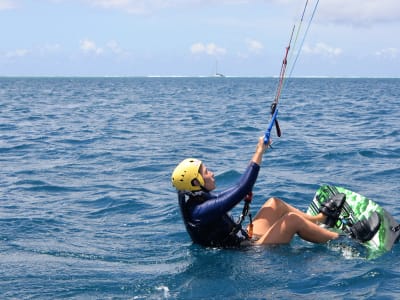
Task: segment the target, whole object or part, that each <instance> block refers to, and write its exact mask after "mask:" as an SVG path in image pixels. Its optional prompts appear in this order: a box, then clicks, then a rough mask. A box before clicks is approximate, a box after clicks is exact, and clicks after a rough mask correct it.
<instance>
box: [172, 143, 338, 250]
mask: <svg viewBox="0 0 400 300" xmlns="http://www.w3.org/2000/svg"><path fill="white" fill-rule="evenodd" d="M268 146H269V143H268V144H265V143H264V138H263V137H260V138H259V141H258V144H257V147H256V151H255V153H254V155H253V157H252V159H251V161H250V163H249V165H248V167H247V169H246V171H245V172H244V173H243V175H242V176H241V177H240V179H239V181H238V182H237V184H236V185H234V186H232V187H230V188H228V189H226V190H224V191H222V192H220V193H214V192H213V191H214V189H215V188H216V184H215V179H214V173H213V172H211V171H210V170H208V169H207V167H206V166H205V164H203V163H202V162H201V161H200V160H197V159H194V158H188V159H185V160H183V161H182V162H181V163H180V164H179V165H178V166H177V167H176V168H175V170H174V171H173V174H172V178H171V179H172V184H173V186H174V187H175V188H176V189H177V192H178V199H179V205H180V208H181V212H182V216H183V220H184V223H185V226H186V229H187V231H188V233H189V235H190V237H191V238H192V240H193V242H194V243H197V244H200V245H203V246H211V247H237V246H240V245H243V244H248V243H249V242H251V243H253V244H256V245H262V244H283V243H289V242H290V241H291V239H292V238H293V236H294V235H295V234H298V235H299V236H300V237H301V238H302V239H304V240H306V241H310V242H313V243H325V242H327V241H329V240H332V239H336V238H338V236H339V234H338V233H336V232H332V231H329V230H328V229H326V228H324V227H321V226H319V225H318V223H326V224H334V223H336V221H337V220H338V217H339V213H340V209H341V206H342V204H343V201H344V199H343V197H340V196H339V197H336V196H335V197H333V198H332V199H330V200H329V201H327V203H326V204H325V205H324V206H323V207H322V208H321V209H320V213H319V214H318V215H316V216H310V215H307V214H305V213H303V212H301V211H300V210H298V209H297V208H295V207H293V206H291V205H289V204H288V203H286V202H284V201H283V200H281V199H278V198H275V197H272V198H270V199H268V200H267V201H266V202H265V203H264V205H263V206H262V207H261V209H260V210H259V211H258V213H257V215H256V216H255V217H254V220H253V222H252V224H253V225H252V237H250V236H249V234H248V230H249V228H247V230H245V229H244V228H242V226H241V224H237V223H236V222H235V221H234V220H233V219H232V218H231V217H230V215H229V214H228V213H229V211H230V210H231V209H232V208H234V207H235V206H236V205H237V204H238V203H239V202H240V201H242V200H243V199H244V198H245V197H246V195H248V194H249V193H251V191H252V188H253V185H254V184H255V182H256V180H257V176H258V172H259V170H260V165H261V161H262V157H263V154H264V152H265V151H266V150H267V148H268ZM337 196H338V195H337Z"/></svg>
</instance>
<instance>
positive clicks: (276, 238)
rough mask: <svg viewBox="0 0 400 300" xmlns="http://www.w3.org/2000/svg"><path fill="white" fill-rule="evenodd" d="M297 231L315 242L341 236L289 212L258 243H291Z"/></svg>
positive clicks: (301, 235)
mask: <svg viewBox="0 0 400 300" xmlns="http://www.w3.org/2000/svg"><path fill="white" fill-rule="evenodd" d="M296 233H297V234H298V235H299V236H300V237H301V238H302V239H304V240H306V241H309V242H313V243H325V242H327V241H329V240H332V239H336V238H338V236H339V234H338V233H336V232H332V231H329V230H327V229H325V228H322V227H320V226H318V225H317V224H315V223H313V222H311V221H309V220H307V219H305V218H303V216H301V215H298V214H296V213H294V212H289V213H287V214H286V215H284V216H282V217H281V218H280V219H279V220H277V221H276V222H275V223H274V224H273V225H272V226H271V228H270V229H269V230H268V231H267V232H266V233H265V234H264V235H262V236H261V238H260V239H259V240H257V242H256V243H257V244H260V245H261V244H283V243H289V242H290V241H291V239H292V238H293V236H294V235H295V234H296Z"/></svg>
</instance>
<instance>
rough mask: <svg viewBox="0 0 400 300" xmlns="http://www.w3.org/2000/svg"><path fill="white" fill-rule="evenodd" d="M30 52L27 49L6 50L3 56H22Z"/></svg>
mask: <svg viewBox="0 0 400 300" xmlns="http://www.w3.org/2000/svg"><path fill="white" fill-rule="evenodd" d="M29 53H30V51H29V50H28V49H16V50H13V51H8V52H7V53H6V54H5V57H7V58H14V57H24V56H27V55H28V54H29Z"/></svg>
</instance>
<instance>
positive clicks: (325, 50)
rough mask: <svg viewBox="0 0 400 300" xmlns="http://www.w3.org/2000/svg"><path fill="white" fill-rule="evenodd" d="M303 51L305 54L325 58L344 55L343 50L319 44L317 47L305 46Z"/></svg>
mask: <svg viewBox="0 0 400 300" xmlns="http://www.w3.org/2000/svg"><path fill="white" fill-rule="evenodd" d="M302 51H303V52H304V53H305V54H317V55H325V56H339V55H341V54H342V53H343V50H342V49H341V48H335V47H332V46H329V45H327V44H325V43H317V44H315V46H313V47H312V46H309V45H307V44H306V45H304V46H303V48H302Z"/></svg>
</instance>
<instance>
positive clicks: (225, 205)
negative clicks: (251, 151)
mask: <svg viewBox="0 0 400 300" xmlns="http://www.w3.org/2000/svg"><path fill="white" fill-rule="evenodd" d="M259 170H260V166H259V165H258V164H256V163H254V162H251V163H250V164H249V166H248V167H247V169H246V171H245V172H244V173H243V175H242V176H241V177H240V179H239V181H238V182H237V183H236V184H235V185H234V186H232V187H230V188H228V189H226V190H224V191H222V192H220V193H218V194H209V198H208V199H207V201H205V202H204V203H202V204H200V205H197V206H196V208H195V209H194V210H193V212H192V217H193V220H195V221H197V222H200V223H208V222H211V221H213V220H215V219H217V218H220V217H221V216H222V215H223V214H225V213H227V212H228V211H230V210H231V209H232V208H233V207H235V206H236V205H237V204H238V203H239V202H240V201H241V200H243V198H244V197H245V196H246V195H247V194H248V193H249V192H251V190H252V189H253V185H254V184H255V182H256V180H257V176H258V172H259Z"/></svg>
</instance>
